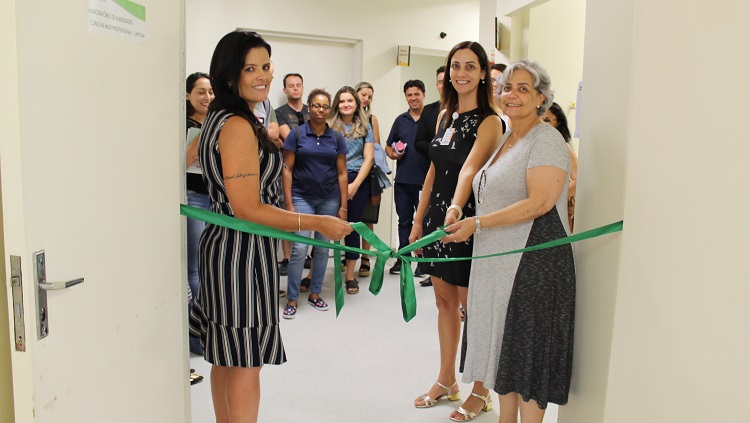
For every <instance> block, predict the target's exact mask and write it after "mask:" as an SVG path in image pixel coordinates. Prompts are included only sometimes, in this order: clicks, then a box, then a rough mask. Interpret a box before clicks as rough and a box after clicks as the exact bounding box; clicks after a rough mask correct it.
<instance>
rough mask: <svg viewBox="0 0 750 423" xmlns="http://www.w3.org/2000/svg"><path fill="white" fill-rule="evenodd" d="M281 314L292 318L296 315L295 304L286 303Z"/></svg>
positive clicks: (286, 317) (288, 318)
mask: <svg viewBox="0 0 750 423" xmlns="http://www.w3.org/2000/svg"><path fill="white" fill-rule="evenodd" d="M281 316H282V317H283V318H285V319H287V320H291V319H294V318H295V317H296V316H297V306H293V305H291V304H287V305H286V308H285V309H284V312H283V313H282V314H281Z"/></svg>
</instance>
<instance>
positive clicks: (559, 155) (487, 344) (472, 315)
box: [461, 123, 576, 408]
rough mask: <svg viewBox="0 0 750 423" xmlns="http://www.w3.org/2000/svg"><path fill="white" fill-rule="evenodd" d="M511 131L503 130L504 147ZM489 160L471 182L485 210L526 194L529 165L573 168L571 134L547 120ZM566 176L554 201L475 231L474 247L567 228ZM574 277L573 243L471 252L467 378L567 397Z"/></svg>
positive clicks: (538, 397) (533, 394) (545, 398)
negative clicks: (526, 217) (516, 219)
mask: <svg viewBox="0 0 750 423" xmlns="http://www.w3.org/2000/svg"><path fill="white" fill-rule="evenodd" d="M510 133H511V131H508V132H507V133H506V134H505V136H504V137H503V139H502V141H501V144H500V146H501V147H502V145H503V144H504V143H505V141H506V140H507V139H508V136H509V135H510ZM498 151H499V149H498ZM496 154H497V151H496V152H495V154H494V155H493V158H494V156H495V155H496ZM489 163H492V158H491V159H490V161H489V162H488V164H489ZM488 164H485V165H484V167H483V168H482V169H481V170H480V171H479V172H478V173H477V175H476V177H475V178H474V182H473V188H474V193H475V195H476V199H477V204H476V205H477V215H479V216H482V215H486V214H488V213H492V212H493V211H496V210H500V209H503V208H505V207H508V206H509V205H511V204H514V203H516V202H518V201H521V200H523V199H525V198H527V197H528V192H527V189H526V173H527V171H528V170H529V169H531V168H533V167H536V166H553V167H558V168H560V169H563V170H565V171H566V172H567V173H568V174H570V155H569V153H568V149H567V147H566V145H565V141H563V139H562V136H560V133H559V132H557V130H556V129H555V128H553V127H552V126H550V125H546V124H543V123H540V124H538V125H536V126H535V127H534V128H532V130H531V131H530V132H529V133H528V134H527V135H526V136H525V137H524V138H523V139H522V140H520V141H519V142H517V143H516V144H515V145H514V146H513V147H512V148H511V150H509V151H508V152H506V153H505V154H504V155H503V156H501V157H500V158H499V159H498V160H497V162H495V163H493V164H492V165H490V166H488ZM565 181H566V182H565V185H564V186H563V189H562V192H561V193H560V196H559V198H558V199H557V202H556V203H555V206H554V207H552V210H550V211H549V212H547V213H546V214H545V215H543V216H540V217H538V218H536V219H534V220H532V221H528V222H523V223H519V224H516V225H511V226H504V227H494V228H486V229H483V230H482V231H481V232H480V233H478V234H475V235H474V236H473V238H476V239H475V242H474V255H475V256H481V255H490V254H494V253H499V252H503V251H509V250H515V249H519V248H524V247H527V246H532V245H538V244H542V243H545V242H547V241H552V240H554V239H558V238H562V237H565V236H567V235H568V234H569V233H570V230H569V228H568V212H567V200H568V182H567V178H566V179H565ZM575 284H576V278H575V263H574V261H573V249H572V247H571V245H570V244H568V245H562V246H559V247H554V248H549V249H545V250H538V251H532V252H528V253H523V254H513V255H506V256H500V257H492V258H488V259H480V260H473V261H472V267H471V283H470V285H469V296H468V308H467V316H466V325H465V328H464V338H463V345H462V351H461V361H462V372H463V373H464V376H463V381H464V382H473V381H482V382H484V384H485V385H486V386H487V387H488V388H491V389H493V390H494V391H495V392H497V393H499V394H501V395H504V394H508V393H510V392H517V393H519V394H520V395H521V397H522V398H523V399H524V400H529V399H533V400H535V401H537V403H538V404H539V406H540V407H541V408H546V407H547V403H548V402H553V403H556V404H561V405H562V404H565V403H566V402H567V400H568V391H569V389H570V375H571V369H572V364H573V321H574V317H575V295H576V294H575Z"/></svg>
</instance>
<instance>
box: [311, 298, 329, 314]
mask: <svg viewBox="0 0 750 423" xmlns="http://www.w3.org/2000/svg"><path fill="white" fill-rule="evenodd" d="M307 303H308V304H310V305H311V306H313V307H315V309H316V310H319V311H326V310H328V304H326V302H325V301H323V299H322V298H320V297H318V298H316V299H314V300H311V299H310V297H308V298H307Z"/></svg>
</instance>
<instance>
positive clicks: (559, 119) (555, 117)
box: [542, 103, 578, 233]
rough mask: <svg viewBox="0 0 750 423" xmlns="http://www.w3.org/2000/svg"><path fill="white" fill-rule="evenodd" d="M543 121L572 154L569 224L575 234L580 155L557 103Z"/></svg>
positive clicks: (543, 116) (565, 118) (545, 114)
mask: <svg viewBox="0 0 750 423" xmlns="http://www.w3.org/2000/svg"><path fill="white" fill-rule="evenodd" d="M542 120H543V121H544V122H546V123H549V124H550V125H552V126H554V127H555V128H556V129H557V130H558V131H560V135H562V137H563V139H564V140H565V143H566V144H565V145H567V146H568V153H570V181H569V182H570V184H569V185H568V224H569V225H570V232H571V233H572V232H573V220H574V219H573V217H574V216H575V210H576V180H577V179H578V155H576V152H575V150H573V146H571V145H570V138H571V136H570V129H569V128H568V118H567V117H565V113H564V112H563V110H562V107H560V105H559V104H557V103H552V106H550V108H549V109H547V111H545V112H544V114H543V115H542Z"/></svg>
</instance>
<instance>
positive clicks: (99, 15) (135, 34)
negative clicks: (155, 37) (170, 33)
mask: <svg viewBox="0 0 750 423" xmlns="http://www.w3.org/2000/svg"><path fill="white" fill-rule="evenodd" d="M86 26H87V29H88V31H89V32H93V33H96V34H103V35H109V36H111V37H117V38H122V39H125V40H130V41H135V42H138V43H142V44H145V43H146V7H145V6H143V5H140V4H138V3H134V2H132V1H130V0H87V7H86Z"/></svg>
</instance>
